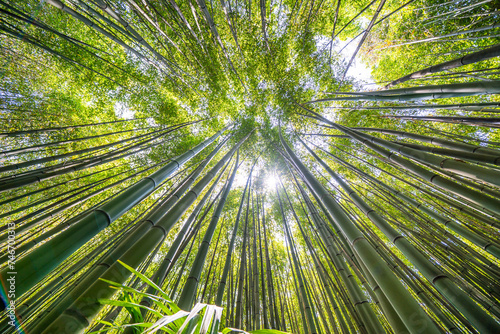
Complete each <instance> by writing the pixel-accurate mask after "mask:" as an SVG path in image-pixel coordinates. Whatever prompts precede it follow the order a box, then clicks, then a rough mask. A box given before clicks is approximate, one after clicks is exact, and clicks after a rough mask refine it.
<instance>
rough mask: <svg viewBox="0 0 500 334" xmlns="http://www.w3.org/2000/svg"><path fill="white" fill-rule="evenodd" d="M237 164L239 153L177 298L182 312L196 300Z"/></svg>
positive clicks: (188, 308) (189, 307)
mask: <svg viewBox="0 0 500 334" xmlns="http://www.w3.org/2000/svg"><path fill="white" fill-rule="evenodd" d="M238 163H239V153H237V155H236V162H235V165H234V168H233V173H232V174H231V178H230V179H229V181H228V183H227V185H226V187H225V188H224V191H223V192H222V195H221V197H220V200H219V203H218V204H217V207H216V208H215V211H214V213H213V215H212V219H211V220H210V223H209V225H208V227H207V230H206V231H205V235H204V236H203V240H202V241H201V244H200V247H199V249H198V253H197V254H196V257H195V259H194V262H193V264H192V267H191V271H190V272H189V276H188V279H187V281H186V283H185V284H184V288H183V289H182V292H181V295H180V297H179V302H178V304H177V305H178V306H179V307H180V308H181V309H183V310H190V309H191V308H192V307H193V303H194V300H195V298H196V291H197V288H198V281H199V279H200V276H201V271H202V269H203V265H204V263H205V259H206V257H207V254H208V249H209V247H210V243H211V241H212V237H213V235H214V232H215V229H216V228H217V223H218V221H219V217H220V215H221V213H222V209H223V208H224V205H225V204H226V199H227V196H228V195H229V192H230V191H231V186H232V185H233V181H234V177H235V176H236V171H237V170H238ZM221 228H222V227H221Z"/></svg>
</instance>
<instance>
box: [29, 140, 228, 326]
mask: <svg viewBox="0 0 500 334" xmlns="http://www.w3.org/2000/svg"><path fill="white" fill-rule="evenodd" d="M228 139H229V137H228V138H225V139H223V140H222V142H221V143H220V144H219V145H217V146H216V147H215V148H214V149H213V150H212V152H210V154H208V156H207V157H206V158H205V159H204V160H203V161H202V162H201V163H200V164H199V165H198V167H196V169H195V170H194V171H193V172H192V173H191V174H190V175H188V176H187V177H186V179H185V180H184V182H183V183H182V184H181V185H179V187H178V188H176V189H175V190H174V191H173V194H171V195H170V196H167V197H166V198H165V199H164V200H162V201H160V203H158V204H157V205H156V206H154V207H153V208H152V209H151V210H150V212H149V213H148V214H147V215H146V216H145V217H144V219H142V220H141V221H139V222H137V223H136V224H135V225H134V227H133V229H132V231H131V232H130V233H129V234H128V235H127V237H126V238H124V239H123V240H121V241H119V242H117V243H116V245H115V247H114V249H113V250H112V251H111V252H110V254H108V255H107V256H106V257H105V258H104V259H102V260H100V261H99V262H98V263H97V264H96V265H95V266H93V267H92V268H90V269H89V270H87V271H86V273H85V277H84V278H83V279H82V280H81V281H80V282H78V285H76V286H75V287H74V288H73V289H72V291H71V292H70V293H68V294H67V296H66V297H64V298H60V299H59V300H58V303H57V305H56V307H54V308H53V309H52V310H51V311H50V313H49V314H46V315H45V316H43V318H42V319H39V320H38V321H37V324H36V326H37V327H36V328H35V330H36V329H37V328H45V327H47V326H48V325H49V324H50V323H51V322H52V321H54V320H55V319H56V318H57V317H58V316H59V315H60V314H61V313H62V312H63V311H64V310H65V309H66V308H67V307H68V306H69V305H71V303H72V302H73V301H74V300H75V299H77V298H78V297H79V296H80V295H81V294H82V293H83V292H84V291H85V290H86V289H87V288H88V286H89V285H91V284H92V283H93V282H95V281H96V280H97V279H98V278H99V277H100V276H101V275H103V274H104V272H105V271H106V270H107V269H108V268H109V267H110V266H112V265H113V264H114V263H115V262H116V261H117V260H118V259H119V258H120V257H121V255H122V254H123V253H124V252H125V251H127V249H128V248H129V246H130V245H133V244H134V243H135V242H137V240H139V239H140V238H141V237H143V236H144V234H146V233H147V232H148V231H149V230H150V229H151V228H152V226H155V225H156V224H157V223H158V222H159V220H160V219H161V218H162V217H163V216H164V215H165V214H167V213H168V212H169V210H170V208H172V206H173V205H174V204H175V203H176V202H177V201H178V200H179V198H180V197H181V195H183V194H184V193H185V192H186V191H187V189H188V187H189V186H190V185H191V184H192V183H193V182H194V181H195V179H196V178H197V177H198V176H199V175H200V174H201V172H202V171H203V169H204V168H205V167H206V166H207V164H208V163H209V162H210V161H211V160H212V158H213V157H214V156H215V155H216V154H217V153H218V152H219V150H220V149H221V148H222V147H223V146H224V145H225V143H226V142H227V140H228Z"/></svg>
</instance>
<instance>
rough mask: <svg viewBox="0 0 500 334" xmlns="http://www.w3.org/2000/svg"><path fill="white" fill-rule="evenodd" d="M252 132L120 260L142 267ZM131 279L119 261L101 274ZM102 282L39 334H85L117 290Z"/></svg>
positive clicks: (111, 279)
mask: <svg viewBox="0 0 500 334" xmlns="http://www.w3.org/2000/svg"><path fill="white" fill-rule="evenodd" d="M252 133H253V131H252V132H250V133H249V134H248V135H246V136H245V137H244V138H242V139H241V140H240V141H239V142H238V143H237V144H236V145H234V147H233V148H231V149H230V150H229V152H227V153H226V154H225V155H224V157H223V158H222V159H221V160H219V162H217V164H216V165H215V166H214V167H213V168H212V169H211V170H210V171H208V172H207V173H206V174H205V176H203V178H202V179H201V180H200V181H198V182H197V183H196V185H194V186H193V188H191V190H190V191H189V192H187V193H186V194H185V195H184V196H183V197H182V198H181V199H180V200H179V201H178V202H177V203H176V204H175V205H174V206H173V207H172V208H171V209H170V211H169V212H168V214H166V215H164V216H162V217H161V219H160V220H159V221H158V222H157V224H156V225H154V226H153V227H151V228H150V229H149V231H148V232H147V233H146V234H144V235H143V236H142V237H141V238H140V239H139V240H137V241H136V242H135V243H134V244H132V245H128V249H127V251H125V252H124V253H123V254H122V255H121V256H120V260H121V261H122V262H123V263H125V264H127V265H128V266H130V267H132V268H136V267H137V266H139V265H140V263H141V262H142V261H144V259H146V258H147V256H148V255H149V254H150V252H151V251H152V250H153V249H154V248H155V247H156V245H158V244H159V243H160V242H162V240H164V238H165V237H166V235H167V234H168V232H169V231H170V230H171V229H172V227H173V226H174V225H175V224H176V223H177V222H178V221H179V219H180V218H181V217H182V215H183V214H184V213H185V212H186V210H187V209H188V208H189V207H190V206H191V205H192V204H193V203H194V201H195V200H196V199H197V198H198V196H199V195H200V193H201V192H202V191H203V189H204V188H205V187H206V186H207V185H208V183H209V182H210V181H211V180H212V179H213V178H214V177H215V175H216V174H217V173H218V172H219V170H220V169H221V168H222V167H223V166H224V165H226V163H227V161H229V159H230V158H231V156H232V155H233V154H234V152H235V151H236V150H237V149H238V148H239V147H240V146H241V145H242V144H243V143H244V142H245V141H246V140H247V139H248V137H249V136H250V135H251V134H252ZM129 276H130V271H128V270H127V269H126V268H125V267H123V266H122V265H121V264H119V263H118V262H114V263H113V264H112V265H111V266H110V267H109V268H108V269H107V270H106V271H105V272H104V273H103V274H102V275H101V278H102V279H103V280H108V281H113V282H119V283H123V282H125V280H126V279H127V278H128V277H129ZM103 280H98V281H96V282H94V283H93V284H92V285H90V286H89V287H88V288H87V289H86V290H85V292H84V293H83V294H81V295H80V297H79V298H78V299H76V300H75V301H74V302H73V304H71V305H70V306H69V307H68V308H67V309H66V310H65V311H64V313H62V314H61V315H60V316H59V317H58V318H57V319H56V320H54V321H53V322H52V323H51V324H50V325H49V326H48V327H46V328H39V330H40V332H41V333H43V334H49V333H54V334H55V333H60V334H63V333H68V334H73V333H82V332H83V331H84V330H85V328H86V327H88V326H89V324H90V322H91V321H92V319H93V318H94V317H95V316H96V315H97V313H98V312H99V310H100V309H101V308H102V305H101V304H100V302H99V299H101V298H109V297H111V296H112V295H113V294H114V293H115V292H116V290H114V289H112V288H111V287H110V286H109V284H108V283H106V282H105V281H103ZM68 328H70V330H68Z"/></svg>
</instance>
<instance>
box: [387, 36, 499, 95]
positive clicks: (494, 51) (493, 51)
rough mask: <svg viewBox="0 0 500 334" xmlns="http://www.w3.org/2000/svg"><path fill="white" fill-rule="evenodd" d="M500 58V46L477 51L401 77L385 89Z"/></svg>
mask: <svg viewBox="0 0 500 334" xmlns="http://www.w3.org/2000/svg"><path fill="white" fill-rule="evenodd" d="M498 56H500V44H497V45H494V46H492V47H490V48H486V49H484V50H481V51H477V52H474V53H470V54H468V55H465V56H463V57H460V58H457V59H453V60H449V61H447V62H444V63H441V64H437V65H432V66H430V67H427V68H425V69H423V70H420V71H416V72H413V73H411V74H408V75H405V76H404V77H401V78H399V79H396V80H394V81H392V82H391V83H390V84H388V85H386V86H385V87H384V88H385V89H388V88H390V87H392V86H395V85H399V84H400V83H403V82H405V81H408V80H412V79H418V78H422V77H425V76H427V75H430V74H433V73H437V72H442V71H447V70H450V69H452V68H457V67H460V66H465V65H469V64H473V63H477V62H479V61H483V60H487V59H490V58H494V57H498Z"/></svg>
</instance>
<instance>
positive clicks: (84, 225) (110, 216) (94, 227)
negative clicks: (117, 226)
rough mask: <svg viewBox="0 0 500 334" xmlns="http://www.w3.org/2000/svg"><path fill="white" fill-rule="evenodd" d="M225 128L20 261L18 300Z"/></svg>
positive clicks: (3, 272)
mask: <svg viewBox="0 0 500 334" xmlns="http://www.w3.org/2000/svg"><path fill="white" fill-rule="evenodd" d="M227 128H228V127H226V128H224V129H222V130H221V131H219V132H217V133H216V134H215V135H213V136H212V137H210V138H208V139H206V140H205V141H203V142H202V143H200V144H198V145H197V146H195V147H194V148H192V149H191V150H189V151H187V152H186V153H184V154H181V155H179V156H178V157H175V158H173V159H172V161H171V162H170V163H168V164H167V165H165V166H164V167H162V168H160V169H159V170H157V171H156V172H154V173H153V174H151V175H150V176H147V177H145V178H143V179H142V180H141V181H138V182H137V183H135V184H134V185H132V186H130V187H128V188H127V189H126V190H125V191H123V192H122V193H120V194H119V195H118V196H116V197H114V198H113V199H111V200H110V201H108V202H106V203H104V204H102V205H101V206H99V207H98V208H96V209H94V210H92V211H90V212H87V213H86V214H84V215H81V216H78V218H77V219H76V220H75V221H73V222H72V225H71V227H69V228H68V229H66V230H65V231H63V232H61V233H60V234H59V235H57V236H56V237H54V238H53V239H51V240H49V241H47V242H46V243H44V244H43V245H41V246H40V247H38V248H37V249H35V250H34V251H33V252H31V253H29V254H28V255H26V256H24V257H22V258H20V259H19V260H18V261H17V263H16V270H17V275H18V276H17V277H18V278H17V281H16V293H17V295H18V296H21V295H22V294H23V293H25V292H26V291H28V290H29V289H31V288H32V287H33V286H34V285H35V284H36V283H38V282H39V281H40V280H41V279H42V278H43V277H45V276H46V275H47V274H48V273H50V272H51V271H52V270H53V269H54V268H56V267H57V266H58V265H59V264H60V263H61V262H62V261H64V260H65V259H66V258H67V257H68V256H70V255H71V254H72V253H74V252H75V251H76V250H77V249H78V248H80V247H81V246H82V245H83V244H85V243H86V242H87V241H89V240H90V239H91V238H92V237H93V236H95V235H96V234H97V233H99V232H100V231H102V230H103V229H105V228H106V227H108V226H109V225H110V224H111V223H112V222H114V221H115V220H116V219H118V218H119V217H120V216H121V215H123V214H124V213H125V212H127V211H128V210H129V209H130V208H132V207H133V206H134V205H136V204H137V203H139V202H140V201H142V200H143V199H144V198H146V197H147V196H148V195H149V194H150V193H151V192H152V191H154V190H155V189H156V188H157V187H158V186H159V185H160V184H161V183H162V182H163V181H164V180H165V179H166V178H167V177H169V176H170V175H171V174H172V173H173V172H175V171H176V170H177V169H179V167H180V166H181V165H183V164H184V163H185V162H186V161H188V160H190V159H191V158H192V157H194V156H196V155H197V154H198V153H199V152H200V151H201V150H203V149H204V148H205V147H206V146H208V145H209V144H210V143H212V142H213V141H215V140H216V139H217V138H218V137H219V136H220V135H221V134H222V133H223V132H224V131H225V130H226V129H227ZM7 272H8V268H5V269H3V270H2V271H0V277H1V278H2V282H4V278H6V277H8V276H9V274H7ZM7 304H8V301H7V300H5V299H4V297H3V296H2V305H0V308H1V310H3V309H5V307H6V305H7Z"/></svg>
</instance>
